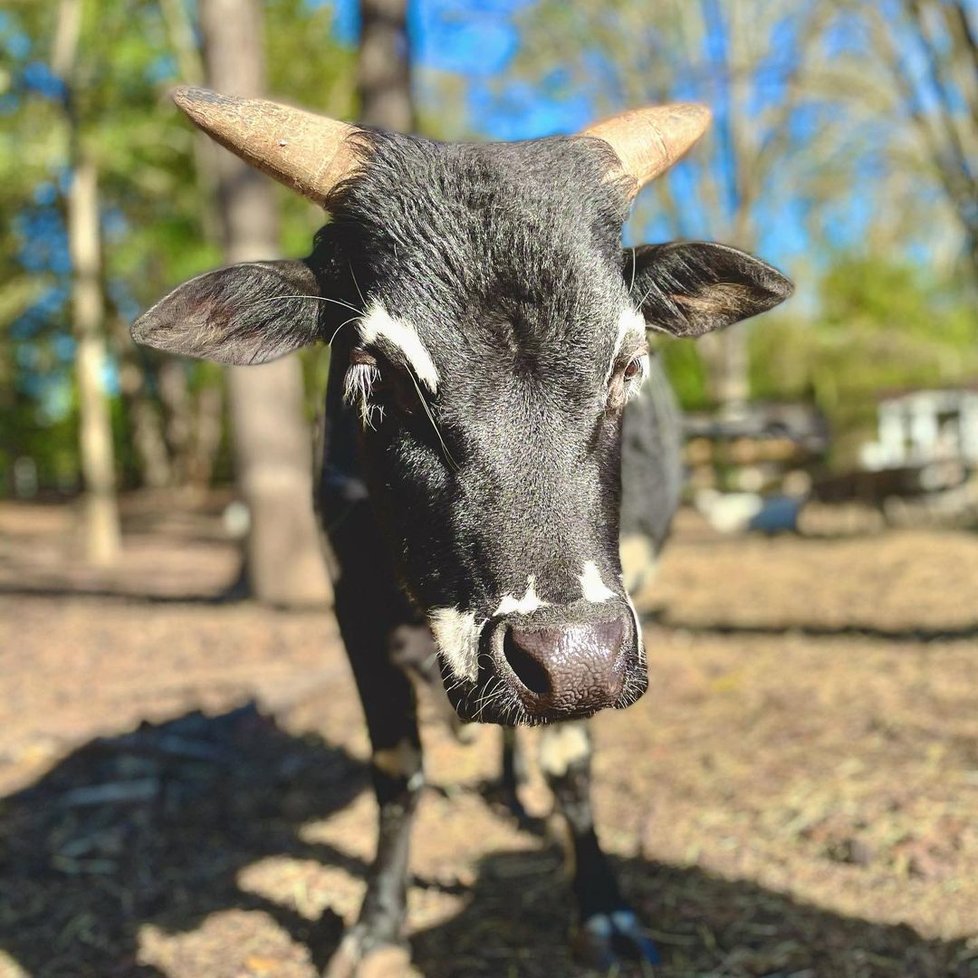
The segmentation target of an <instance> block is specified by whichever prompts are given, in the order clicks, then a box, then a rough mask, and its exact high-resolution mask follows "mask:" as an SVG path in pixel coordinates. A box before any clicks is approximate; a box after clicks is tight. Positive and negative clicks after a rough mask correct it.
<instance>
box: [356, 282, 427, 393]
mask: <svg viewBox="0 0 978 978" xmlns="http://www.w3.org/2000/svg"><path fill="white" fill-rule="evenodd" d="M359 328H360V339H361V340H363V342H364V343H375V342H376V341H377V340H378V339H381V340H386V341H387V342H388V343H390V344H391V345H392V346H394V347H395V348H396V349H397V350H399V351H400V353H401V354H402V355H403V357H404V359H405V360H406V361H407V364H408V366H409V367H410V368H411V370H412V371H414V375H415V376H416V377H417V378H418V380H419V381H421V383H422V384H424V385H425V387H427V388H428V390H429V391H430V392H431V393H432V394H434V393H435V392H436V391H437V390H438V369H437V368H436V367H435V364H434V361H433V360H432V359H431V354H430V353H428V351H427V350H426V349H425V346H424V344H423V343H422V342H421V337H420V336H418V331H417V330H416V329H415V328H414V326H412V325H411V324H410V323H407V322H405V321H404V320H401V319H395V318H394V317H393V316H391V315H390V313H389V312H387V310H386V309H385V308H384V307H383V306H382V305H381V304H380V303H379V302H376V301H375V302H373V303H371V304H370V306H369V307H368V308H367V311H366V313H365V314H364V316H363V318H362V319H361V320H360V325H359Z"/></svg>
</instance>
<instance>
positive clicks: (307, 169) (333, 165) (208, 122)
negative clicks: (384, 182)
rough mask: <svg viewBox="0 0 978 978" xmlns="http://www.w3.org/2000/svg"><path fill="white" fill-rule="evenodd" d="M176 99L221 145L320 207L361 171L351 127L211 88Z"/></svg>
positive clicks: (185, 90)
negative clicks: (350, 138)
mask: <svg viewBox="0 0 978 978" xmlns="http://www.w3.org/2000/svg"><path fill="white" fill-rule="evenodd" d="M171 98H172V99H173V101H174V103H175V104H176V106H177V108H178V109H180V111H181V112H183V113H184V114H185V115H186V116H187V118H189V119H190V121H191V122H193V124H194V125H195V126H197V127H198V128H199V129H202V130H203V131H204V132H206V133H207V135H208V136H210V137H211V138H212V139H214V140H215V141H216V142H218V143H220V144H221V145H222V146H224V147H225V148H226V149H229V150H231V152H232V153H234V154H236V155H237V156H240V157H241V159H243V160H244V161H245V162H246V163H249V164H250V165H251V166H254V167H256V168H257V169H259V170H262V171H264V172H265V173H267V174H269V176H272V177H274V178H275V179H276V180H278V181H279V182H280V183H283V184H285V186H287V187H289V188H290V189H291V190H295V191H297V192H298V193H300V194H302V195H303V196H304V197H308V198H309V199H310V200H314V201H315V202H316V203H318V204H323V203H324V202H325V201H326V198H327V197H328V196H329V194H330V192H331V191H332V190H333V188H334V187H335V186H336V185H337V184H338V183H339V182H340V181H341V180H344V179H345V178H346V177H348V176H350V175H351V174H352V173H354V172H355V170H356V169H357V167H358V165H359V162H360V161H359V159H358V157H357V155H356V152H355V150H354V148H353V147H352V146H351V145H350V142H349V140H348V137H349V136H351V135H352V134H353V133H355V132H356V131H357V130H356V128H355V127H354V126H351V125H349V124H348V123H345V122H338V121H337V120H335V119H329V118H326V117H325V116H318V115H313V113H311V112H305V111H303V110H302V109H295V108H292V107H291V106H288V105H280V104H279V103H277V102H269V101H267V100H266V99H257V98H240V97H238V96H236V95H221V94H220V93H218V92H212V91H210V90H209V89H206V88H190V87H180V88H176V89H174V90H173V92H172V93H171Z"/></svg>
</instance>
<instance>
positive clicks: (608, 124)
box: [581, 102, 712, 196]
mask: <svg viewBox="0 0 978 978" xmlns="http://www.w3.org/2000/svg"><path fill="white" fill-rule="evenodd" d="M711 117H712V113H711V112H710V110H709V109H708V108H707V107H706V106H705V105H697V104H695V103H690V102H676V103H673V104H670V105H655V106H651V107H649V108H645V109H631V110H630V111H628V112H622V113H620V114H619V115H615V116H612V117H611V118H610V119H605V120H604V121H603V122H596V123H594V125H591V126H588V127H587V129H585V130H584V131H583V132H582V133H581V135H582V136H595V137H597V138H598V139H603V140H604V141H605V142H606V143H608V145H609V146H611V148H612V149H613V150H614V151H615V153H616V154H617V156H618V159H619V160H621V172H622V173H624V174H627V175H628V176H630V177H632V179H633V180H635V183H636V186H635V189H634V191H633V193H632V195H633V196H634V195H635V194H637V193H638V191H639V189H640V188H641V187H643V186H644V185H645V184H647V183H648V182H649V181H650V180H654V179H655V178H656V177H657V176H659V174H660V173H664V172H665V171H666V170H668V169H669V167H671V166H672V165H673V164H674V163H676V162H677V161H678V160H679V158H680V157H681V156H682V155H683V154H684V153H685V152H686V150H688V149H689V148H690V146H692V145H693V143H695V142H696V140H697V139H699V138H700V136H702V135H703V133H704V132H706V129H707V127H708V126H709V124H710V119H711Z"/></svg>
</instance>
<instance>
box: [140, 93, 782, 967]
mask: <svg viewBox="0 0 978 978" xmlns="http://www.w3.org/2000/svg"><path fill="white" fill-rule="evenodd" d="M176 101H177V104H178V105H179V107H180V108H181V109H183V111H184V112H186V113H187V114H188V115H189V116H190V118H191V119H192V120H193V121H194V122H195V123H196V124H197V125H198V126H200V127H201V128H203V129H204V130H205V131H207V132H208V133H209V134H210V135H212V136H213V137H214V138H215V139H217V140H218V141H219V142H221V143H222V144H223V145H225V146H226V147H228V148H229V149H231V150H233V151H234V152H236V153H238V154H239V155H240V156H242V157H243V158H244V159H246V160H247V161H248V162H250V163H252V164H253V165H256V166H258V167H260V168H262V169H263V170H265V171H266V172H268V173H270V174H271V175H273V176H275V177H276V178H277V179H279V180H281V181H282V182H284V183H286V184H287V185H288V186H290V187H292V188H293V189H296V190H298V191H299V192H301V193H303V194H305V195H306V196H308V197H310V198H312V199H314V200H316V201H318V202H319V203H321V204H322V205H323V206H324V207H325V208H326V209H327V211H328V212H329V215H330V220H329V222H328V223H327V224H326V226H325V227H323V228H322V229H321V230H320V231H319V232H318V234H317V235H316V238H315V243H314V247H313V251H312V254H311V255H310V256H309V257H308V258H306V259H304V260H301V261H273V262H253V263H247V264H243V265H237V266H234V267H231V268H225V269H221V270H218V271H215V272H210V273H208V274H206V275H202V276H199V277H198V278H195V279H193V280H191V281H190V282H188V283H186V284H184V285H182V286H180V287H179V288H177V289H176V290H175V291H174V292H172V293H171V294H170V295H168V296H167V297H166V298H164V299H163V300H162V301H161V302H159V303H158V304H157V305H156V306H154V307H153V308H152V309H151V310H150V311H149V312H147V313H146V314H145V315H143V316H142V317H141V318H140V319H139V320H138V321H137V322H136V323H135V324H134V326H133V336H134V338H135V339H136V340H137V341H138V342H140V343H145V344H148V345H150V346H154V347H158V348H160V349H164V350H169V351H171V352H175V353H181V354H186V355H190V356H198V357H206V358H209V359H213V360H217V361H220V362H223V363H233V364H249V363H262V362H264V361H267V360H269V359H271V358H273V357H277V356H281V355H283V354H286V353H289V352H290V351H292V350H295V349H298V348H299V347H301V346H304V345H306V344H310V343H315V342H319V341H325V342H329V343H331V346H332V354H331V362H330V376H329V388H328V393H327V401H326V423H327V439H326V442H327V448H326V455H325V459H324V465H323V478H322V480H321V488H320V491H319V494H318V496H319V506H320V512H321V514H322V522H323V526H324V528H325V530H326V534H327V537H328V539H329V542H330V545H331V550H332V555H331V556H332V558H333V560H332V563H333V565H334V567H335V571H336V574H335V595H336V614H337V617H338V619H339V623H340V628H341V631H342V634H343V638H344V641H345V643H346V647H347V651H348V654H349V658H350V663H351V665H352V668H353V673H354V676H355V678H356V682H357V686H358V689H359V692H360V697H361V699H362V702H363V707H364V712H365V714H366V719H367V724H368V727H369V730H370V737H371V741H372V745H373V752H374V753H373V771H374V777H375V787H376V792H377V798H378V802H379V805H380V834H379V842H378V849H377V856H376V862H375V865H374V869H373V872H372V874H371V877H370V880H369V884H368V888H367V894H366V897H365V899H364V903H363V907H362V910H361V913H360V918H359V920H358V921H357V923H356V924H355V925H354V926H353V927H352V928H351V929H350V930H349V932H348V933H347V935H346V937H345V938H344V941H343V943H342V945H341V947H340V949H339V951H338V952H337V955H336V956H335V958H334V960H333V962H332V964H331V967H330V971H329V974H331V975H354V974H356V973H357V972H358V970H360V969H361V964H362V963H363V962H365V961H367V960H368V959H369V958H368V956H369V955H370V954H371V952H381V951H382V950H383V949H384V948H386V947H389V946H390V945H392V944H397V943H398V942H400V940H401V928H402V923H403V917H404V903H405V888H406V882H405V881H406V873H407V862H408V838H409V831H410V823H411V819H412V814H413V812H414V809H415V806H416V803H417V798H418V793H419V790H420V788H421V786H422V783H423V773H422V764H421V748H420V740H419V736H418V729H417V722H416V716H415V704H414V695H413V690H412V686H411V683H410V681H409V679H408V678H407V677H406V675H405V674H404V672H403V670H402V669H401V668H400V667H399V665H398V664H397V662H396V661H394V657H393V656H392V649H393V648H394V647H395V646H397V645H398V644H399V643H400V642H401V640H402V638H403V634H404V630H405V629H408V628H410V627H411V626H412V625H415V626H416V625H423V624H426V625H427V626H429V627H430V629H431V632H432V634H433V637H434V643H435V647H436V650H437V656H438V661H439V664H440V667H441V672H442V675H443V679H444V683H445V688H446V691H447V693H448V696H449V698H450V700H451V702H452V704H453V705H454V707H455V709H456V710H457V712H458V713H459V715H460V716H462V717H463V718H464V719H469V720H480V721H485V722H489V723H499V724H505V725H518V724H548V723H554V722H556V721H581V720H584V719H585V718H587V717H589V716H591V715H592V714H594V713H595V712H597V711H598V710H600V709H603V708H605V707H609V706H610V707H616V708H623V707H626V706H628V705H630V704H632V703H634V702H635V700H636V699H638V698H639V697H640V696H641V695H642V693H643V692H644V691H645V688H646V684H647V678H646V655H645V649H644V647H643V642H642V633H641V629H640V627H639V624H638V619H637V617H636V615H635V612H634V609H633V607H632V605H631V602H630V600H629V597H628V594H627V592H626V589H625V587H624V585H623V581H622V571H621V564H620V561H619V549H618V542H619V540H618V538H619V512H620V508H621V439H622V421H623V416H624V413H625V409H626V405H628V404H629V402H633V401H634V399H635V398H636V397H637V396H638V394H639V391H640V388H641V386H642V383H643V380H645V379H646V377H647V376H648V374H649V372H650V358H649V348H648V344H647V341H646V330H647V329H652V330H657V331H659V332H663V333H668V334H671V335H674V336H698V335H701V334H703V333H705V332H707V331H710V330H714V329H718V328H721V327H724V326H727V325H730V324H732V323H734V322H736V321H738V320H741V319H744V318H746V317H748V316H752V315H754V314H756V313H759V312H762V311H764V310H765V309H768V308H770V307H771V306H773V305H775V304H777V303H778V302H781V301H782V300H783V299H784V298H785V297H786V296H787V295H788V294H789V293H790V291H791V286H790V283H789V282H788V281H787V280H786V279H785V278H784V277H783V276H782V275H781V274H780V273H778V272H777V271H776V270H775V269H773V268H772V267H771V266H769V265H767V264H765V263H764V262H761V261H759V260H758V259H756V258H753V257H751V256H749V255H747V254H745V253H743V252H740V251H737V250H735V249H733V248H728V247H724V246H722V245H718V244H711V243H671V244H662V245H643V246H641V247H639V248H634V249H624V250H623V249H622V247H621V244H620V235H621V229H622V224H623V222H624V220H625V218H626V217H627V214H628V210H629V205H630V202H631V200H632V198H633V197H634V195H635V193H636V192H637V190H638V188H639V187H640V186H641V185H642V184H643V183H645V182H647V181H648V180H650V179H651V178H653V177H654V176H656V175H658V174H659V173H661V172H662V171H663V170H665V169H666V168H667V167H668V166H670V165H671V164H672V163H673V162H675V161H676V159H678V158H679V157H680V156H681V155H682V154H683V153H684V152H685V150H686V149H687V148H688V147H689V146H690V145H691V144H692V143H693V142H694V141H695V140H696V139H697V138H698V137H699V136H700V135H701V133H702V132H703V131H704V129H705V128H706V126H707V124H708V121H709V114H708V112H707V111H706V110H705V109H703V108H702V107H699V106H691V105H673V106H665V107H658V108H650V109H642V110H638V111H635V112H631V113H626V114H624V115H622V116H618V117H615V118H614V119H611V120H609V121H607V122H604V123H601V124H599V125H597V126H594V127H592V128H591V129H589V130H587V131H586V132H585V133H583V134H581V135H579V136H574V137H554V138H548V139H539V140H531V141H527V142H520V143H489V144H482V145H474V144H458V143H440V142H435V141H432V140H428V139H422V138H419V137H415V136H407V135H401V134H398V133H393V132H386V131H379V130H368V129H360V128H354V127H352V126H348V125H345V124H343V123H338V122H334V121H332V120H328V119H320V118H318V117H315V116H312V115H309V114H307V113H304V112H301V111H299V110H295V109H290V108H287V107H284V106H279V105H274V104H272V103H268V102H262V101H255V100H245V99H237V98H229V97H224V96H220V95H216V94H214V93H211V92H206V91H201V90H186V89H185V90H181V91H180V92H178V93H177V95H176ZM639 403H641V402H639ZM657 437H659V436H657V435H656V434H655V432H654V431H653V432H652V440H653V442H654V441H655V440H656V438H657ZM647 465H649V466H652V467H653V468H654V467H655V459H654V458H652V459H651V460H650V461H648V462H647ZM665 522H667V518H664V519H663V520H662V521H661V524H660V527H659V530H655V529H654V528H649V529H648V531H647V532H649V533H650V534H651V535H652V536H653V537H655V536H656V535H657V534H658V535H659V536H661V533H662V532H664V527H665ZM548 729H549V730H550V731H552V732H550V733H548V734H547V735H546V736H545V738H544V742H543V750H542V760H543V767H544V770H545V773H546V775H547V777H548V779H549V781H550V784H551V786H552V787H553V789H554V791H555V794H556V796H557V799H558V802H559V804H560V806H561V808H562V810H563V811H564V813H565V814H566V816H567V818H568V821H569V823H570V827H571V831H572V835H573V841H574V848H575V850H576V856H577V859H576V869H575V879H574V892H575V894H576V897H577V900H578V904H579V911H580V927H579V933H580V935H581V947H583V948H584V949H585V951H586V953H587V954H588V956H590V957H591V958H592V959H594V960H596V961H598V962H601V963H609V962H611V961H613V960H615V958H616V957H617V956H618V955H621V954H627V955H631V956H639V957H644V958H648V959H651V958H652V957H653V956H654V950H653V948H652V946H651V944H650V943H649V942H648V941H647V939H646V938H645V937H644V936H643V935H642V932H641V929H640V928H639V926H638V924H637V923H636V920H635V917H634V915H633V914H632V913H631V911H630V910H629V909H628V907H627V904H626V903H625V902H624V900H623V899H622V896H621V894H620V893H619V890H618V887H617V885H616V883H615V879H614V876H613V874H612V871H611V868H610V866H609V864H608V861H607V860H606V859H605V857H604V856H603V855H602V853H601V850H600V848H599V846H598V842H597V838H596V835H595V832H594V827H593V824H592V820H591V813H590V805H589V798H588V795H589V768H590V747H589V740H588V735H587V731H586V728H585V726H584V725H583V724H582V723H580V722H574V723H562V724H560V725H558V726H555V727H552V728H548Z"/></svg>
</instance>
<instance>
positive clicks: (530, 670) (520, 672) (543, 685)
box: [503, 628, 550, 696]
mask: <svg viewBox="0 0 978 978" xmlns="http://www.w3.org/2000/svg"><path fill="white" fill-rule="evenodd" d="M503 655H504V656H506V661H507V662H508V663H509V665H510V668H511V669H512V670H513V672H514V673H516V678H517V679H519V681H520V682H521V683H522V684H523V685H524V686H525V687H526V688H527V689H528V690H529V691H530V692H531V693H536V694H537V695H538V696H543V695H545V694H547V693H549V692H550V676H549V675H547V670H546V669H544V668H543V666H542V665H540V663H539V662H538V661H537V660H536V659H535V658H534V657H533V656H532V655H530V654H529V653H528V652H527V651H526V650H525V649H523V648H521V647H520V645H519V643H518V642H517V641H516V638H515V637H514V635H513V629H512V628H507V629H506V634H505V635H504V636H503Z"/></svg>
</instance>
